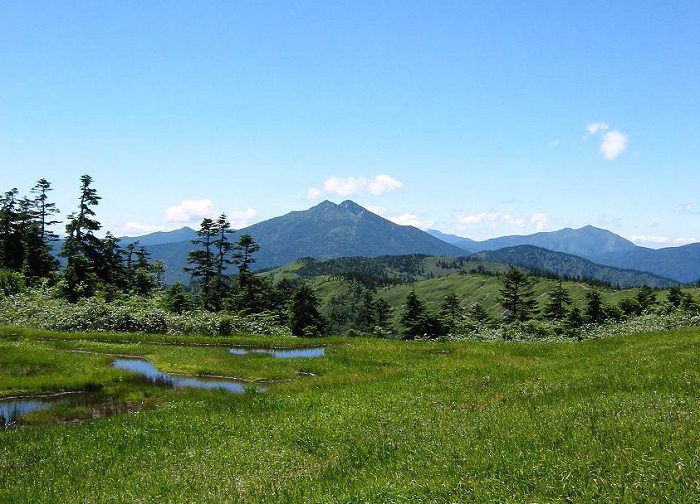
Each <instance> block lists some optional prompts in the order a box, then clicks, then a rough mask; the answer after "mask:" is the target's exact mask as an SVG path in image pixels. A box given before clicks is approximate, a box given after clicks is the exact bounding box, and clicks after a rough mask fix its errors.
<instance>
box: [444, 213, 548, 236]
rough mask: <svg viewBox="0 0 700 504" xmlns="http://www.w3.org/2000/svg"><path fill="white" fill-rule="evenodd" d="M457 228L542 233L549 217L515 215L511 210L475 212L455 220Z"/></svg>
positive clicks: (544, 215) (540, 214)
mask: <svg viewBox="0 0 700 504" xmlns="http://www.w3.org/2000/svg"><path fill="white" fill-rule="evenodd" d="M457 222H458V227H459V229H461V230H466V229H468V228H473V227H479V226H480V227H486V228H488V229H499V228H503V227H505V228H514V229H520V230H523V229H526V230H527V229H530V230H534V231H544V230H546V229H549V217H547V214H545V213H534V214H532V215H531V216H529V217H527V216H523V215H516V214H515V213H514V212H513V211H511V210H505V209H504V210H498V211H496V212H475V213H471V214H467V215H462V216H461V217H459V218H458V219H457Z"/></svg>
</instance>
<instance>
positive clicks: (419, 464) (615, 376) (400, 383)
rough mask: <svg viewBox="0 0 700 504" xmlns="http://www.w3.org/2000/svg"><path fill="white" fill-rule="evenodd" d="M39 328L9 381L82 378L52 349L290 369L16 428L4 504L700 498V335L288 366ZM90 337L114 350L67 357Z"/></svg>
mask: <svg viewBox="0 0 700 504" xmlns="http://www.w3.org/2000/svg"><path fill="white" fill-rule="evenodd" d="M38 336H39V335H37V334H24V335H23V336H22V337H19V338H15V339H14V340H12V339H10V338H9V336H6V337H5V338H4V339H0V343H1V344H2V345H4V349H3V351H4V350H5V349H7V348H10V347H12V346H14V347H16V353H15V354H14V355H15V357H18V356H19V355H20V354H21V352H23V351H24V352H25V353H28V354H31V355H34V356H35V357H33V359H35V360H33V361H32V362H31V363H30V364H26V363H25V364H22V365H24V366H25V367H26V366H28V365H31V366H35V367H34V368H32V371H27V372H26V373H25V375H26V380H25V382H22V381H21V379H20V378H13V379H14V380H15V381H14V382H13V381H12V380H11V379H10V378H8V377H7V376H6V375H1V376H0V390H7V388H6V387H8V384H10V383H12V384H13V385H11V386H12V387H14V388H17V387H22V386H24V387H25V388H27V389H31V387H32V386H33V385H32V384H31V383H29V380H34V379H38V378H36V377H37V376H41V375H42V374H46V373H48V375H50V376H51V380H54V381H58V382H60V381H61V380H62V379H65V380H66V384H70V383H72V382H71V378H70V377H64V378H61V377H60V372H61V370H62V369H63V368H61V366H62V365H63V364H62V363H64V361H63V358H62V357H55V360H54V361H51V360H50V359H51V355H59V356H68V357H66V358H67V359H69V360H71V362H72V361H73V359H77V360H75V362H74V363H73V364H72V365H73V366H77V367H74V368H73V369H78V368H80V366H83V368H84V369H88V368H94V369H96V371H94V374H93V376H92V380H93V381H97V382H104V383H111V380H114V379H115V378H114V377H113V376H112V375H111V374H110V373H112V372H113V370H110V369H109V367H108V366H106V365H104V360H100V359H104V358H105V357H104V354H107V353H111V352H112V351H113V350H115V349H116V347H119V348H121V349H122V351H123V350H124V349H125V348H126V349H128V350H129V351H130V352H131V351H134V352H136V353H138V354H139V355H147V356H148V357H149V358H151V359H153V360H154V362H161V363H162V364H168V365H170V366H171V370H173V371H178V370H181V371H185V370H189V369H191V368H196V367H200V368H204V369H206V370H218V371H221V372H225V371H228V372H229V373H233V375H236V376H241V375H243V376H244V377H245V376H248V377H250V378H255V377H256V376H259V375H266V376H268V377H270V376H277V377H286V379H285V380H284V381H282V382H281V383H278V384H276V385H274V386H271V387H270V388H269V390H268V391H267V392H266V393H248V394H242V395H231V394H226V393H221V392H206V391H196V390H182V391H170V392H163V393H162V397H161V400H160V402H158V403H157V405H156V406H154V407H151V408H148V409H144V410H142V411H140V412H139V413H138V414H129V415H121V416H112V417H109V418H103V419H100V420H97V421H93V422H86V423H79V424H71V425H54V426H49V427H31V428H24V429H14V430H7V431H4V432H0V501H2V502H7V503H14V502H17V503H19V502H472V501H476V502H591V501H596V502H607V501H618V502H642V501H646V502H698V501H700V476H699V475H700V443H699V442H698V441H699V439H698V433H699V432H700V415H698V413H700V392H699V391H700V388H699V385H700V331H697V330H680V331H674V332H667V333H654V334H645V335H636V336H627V337H615V338H610V339H605V340H599V341H589V342H584V343H577V344H574V343H571V344H556V345H554V344H548V345H545V344H481V345H479V344H463V343H461V344H460V343H426V342H395V341H381V340H364V339H357V340H333V342H334V343H335V344H334V345H333V346H332V347H329V348H328V350H327V356H326V357H324V358H322V359H316V360H307V361H304V360H302V359H292V360H290V361H286V362H283V361H280V360H274V359H272V358H270V357H267V356H248V357H245V358H239V359H233V358H232V356H230V355H225V354H224V353H220V352H219V351H220V350H221V349H217V348H195V349H193V348H191V347H188V348H180V349H178V348H177V347H175V348H174V347H168V346H164V345H154V344H152V343H148V342H143V341H140V342H136V341H135V340H134V341H131V342H129V341H126V340H125V341H121V342H120V343H115V342H109V341H100V342H96V341H89V340H85V339H73V340H70V341H42V340H39V339H37V338H38ZM83 338H85V336H83ZM141 339H143V337H142V336H141ZM253 340H254V338H251V339H249V340H247V341H248V343H252V342H253ZM75 347H81V348H87V349H89V350H90V351H95V352H98V353H97V354H74V353H67V352H65V350H68V349H74V348H75ZM177 350H181V351H182V353H181V354H178V353H177ZM100 353H102V355H100ZM178 355H180V357H178ZM183 355H184V356H186V358H183V357H182V356H183ZM83 358H84V359H86V360H85V361H81V359H83ZM13 359H14V358H11V359H6V360H5V361H4V362H3V365H5V364H7V365H8V366H12V365H13V364H11V362H14V360H13ZM91 359H92V360H91ZM190 360H197V361H198V362H197V363H196V364H193V363H188V361H190ZM44 361H46V362H48V363H49V364H51V366H50V367H46V368H42V367H41V363H42V362H44ZM188 366H190V367H188ZM27 369H29V368H27ZM99 369H102V371H104V374H100V373H102V371H99ZM263 370H266V371H263ZM298 371H308V372H313V373H314V374H315V375H316V376H314V377H308V376H307V377H300V375H299V374H298ZM30 375H31V376H30ZM17 380H19V382H18V381H17ZM18 383H19V385H18ZM22 383H24V385H22Z"/></svg>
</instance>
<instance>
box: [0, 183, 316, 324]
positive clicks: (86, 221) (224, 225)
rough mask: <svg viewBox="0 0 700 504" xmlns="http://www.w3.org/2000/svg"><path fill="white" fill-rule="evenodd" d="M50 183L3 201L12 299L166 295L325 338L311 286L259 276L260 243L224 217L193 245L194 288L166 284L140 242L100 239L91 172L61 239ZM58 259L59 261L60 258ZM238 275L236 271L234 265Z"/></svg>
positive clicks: (167, 300) (4, 276) (1, 278)
mask: <svg viewBox="0 0 700 504" xmlns="http://www.w3.org/2000/svg"><path fill="white" fill-rule="evenodd" d="M51 191H52V187H51V183H50V182H49V181H48V180H46V179H44V178H42V179H40V180H39V181H38V182H37V183H36V185H35V186H34V187H33V188H32V189H31V191H30V194H29V195H28V196H23V197H20V196H19V191H18V190H17V189H16V188H13V189H11V190H9V191H6V192H5V193H3V194H2V197H0V292H2V293H4V294H13V293H16V292H19V291H20V290H22V289H23V288H25V287H30V288H31V287H39V286H41V285H47V286H51V287H55V288H56V289H55V291H56V292H59V293H60V295H61V296H63V297H64V298H65V299H66V300H67V301H69V302H70V303H77V302H78V301H80V300H81V299H85V298H92V297H100V298H102V299H104V300H105V301H108V302H109V301H114V300H118V299H119V298H120V297H122V296H133V295H139V296H152V295H155V294H158V295H160V296H161V297H162V300H163V305H164V306H165V307H166V308H167V309H168V310H170V311H172V312H176V313H183V312H185V311H189V310H195V309H204V310H208V311H214V312H220V311H235V312H237V313H242V314H246V313H260V312H264V311H273V312H277V313H279V315H280V318H281V319H282V321H283V322H287V323H289V325H290V327H291V328H292V332H293V333H294V334H299V335H301V334H305V333H310V334H312V333H320V332H322V331H323V328H324V327H325V324H324V321H323V318H322V317H321V316H320V314H319V313H318V301H317V299H316V297H315V293H314V292H313V290H312V289H311V288H310V287H309V286H307V285H296V284H294V283H293V282H290V281H287V280H282V281H280V282H277V283H276V284H273V283H272V282H271V281H269V280H268V279H267V278H264V277H261V276H258V275H255V274H254V273H253V271H252V266H253V264H254V263H255V253H256V252H258V251H259V249H260V246H259V245H258V244H257V243H256V242H255V241H254V240H253V238H252V237H251V236H250V235H248V234H242V235H241V236H240V237H239V238H238V240H237V241H235V242H234V241H232V239H231V235H232V234H234V230H233V229H232V228H231V225H230V222H229V221H228V218H227V216H226V215H225V214H222V215H221V216H219V218H218V219H209V218H205V219H203V220H202V222H201V224H200V228H199V230H198V231H197V238H196V239H195V240H193V241H192V244H193V246H194V247H195V248H194V250H192V251H191V252H190V253H189V255H188V258H187V266H186V267H185V271H187V272H188V273H190V275H191V279H192V281H191V283H190V285H189V286H184V285H182V284H179V283H178V284H175V285H172V286H169V287H167V288H166V286H165V285H164V283H163V275H164V273H165V265H164V263H163V262H162V261H159V260H155V261H152V260H151V257H150V255H149V253H148V251H147V250H146V249H145V248H144V247H142V246H140V245H139V243H138V241H137V242H134V243H129V244H128V245H126V246H125V247H122V246H121V245H120V240H119V239H118V238H117V237H115V236H114V235H113V234H112V233H111V232H109V231H108V232H107V233H105V235H104V237H99V236H98V234H99V232H100V231H101V229H102V224H101V223H100V222H99V220H97V217H96V207H97V206H98V205H99V203H100V200H101V197H100V196H99V195H98V194H97V190H96V189H95V188H94V187H93V179H92V177H90V176H89V175H83V176H81V177H80V187H79V195H78V198H77V200H78V201H77V209H76V210H75V211H74V212H72V213H70V214H69V215H68V217H67V221H66V223H65V236H64V238H63V240H62V241H61V244H60V247H58V246H57V244H58V243H59V237H58V235H56V233H55V232H54V231H53V230H52V229H53V227H55V226H56V225H58V224H61V222H60V221H58V220H57V219H56V216H57V215H58V214H59V209H58V208H57V206H56V204H55V203H53V202H51V201H50V192H51ZM59 259H60V261H59ZM231 266H235V267H236V268H237V271H236V273H235V274H233V275H232V274H230V272H229V268H230V267H231Z"/></svg>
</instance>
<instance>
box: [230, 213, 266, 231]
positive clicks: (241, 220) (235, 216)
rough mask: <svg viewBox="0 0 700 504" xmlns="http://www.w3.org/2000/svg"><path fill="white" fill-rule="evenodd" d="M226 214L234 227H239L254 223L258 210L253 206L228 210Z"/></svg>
mask: <svg viewBox="0 0 700 504" xmlns="http://www.w3.org/2000/svg"><path fill="white" fill-rule="evenodd" d="M226 215H227V216H228V220H229V222H230V223H231V227H232V228H234V229H241V228H244V227H247V226H250V225H251V224H255V222H256V219H255V217H257V215H258V211H257V210H255V209H253V208H248V209H247V210H229V211H228V212H227V213H226Z"/></svg>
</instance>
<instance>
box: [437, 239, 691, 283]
mask: <svg viewBox="0 0 700 504" xmlns="http://www.w3.org/2000/svg"><path fill="white" fill-rule="evenodd" d="M431 233H432V232H431ZM440 234H441V235H442V236H445V237H447V240H448V241H449V242H450V243H454V244H456V245H458V246H463V248H464V249H465V251H469V252H482V251H491V250H499V249H503V248H509V247H516V246H519V245H533V246H536V247H540V248H544V249H547V250H552V251H554V252H562V253H565V254H571V255H575V256H579V257H582V258H584V259H588V260H590V261H593V262H594V263H596V264H600V265H603V266H613V267H615V268H622V269H627V270H637V271H645V272H648V273H652V274H654V275H657V276H659V277H662V278H666V279H671V280H674V281H676V282H679V283H693V282H697V281H698V280H699V279H700V243H692V244H690V245H683V246H681V247H668V248H662V249H650V248H646V247H639V246H637V245H635V244H634V243H632V242H631V241H629V240H626V239H625V238H622V237H621V236H619V235H616V234H615V233H612V232H610V231H607V230H605V229H600V228H596V227H594V226H584V227H582V228H579V229H571V228H566V229H561V230H559V231H549V232H540V233H535V234H531V235H515V236H503V237H500V238H491V239H489V240H484V241H480V242H479V241H473V240H469V239H467V238H460V237H458V236H453V235H444V234H442V233H440ZM443 239H444V238H443ZM460 240H468V241H467V242H462V241H460ZM462 243H464V244H465V245H462Z"/></svg>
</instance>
